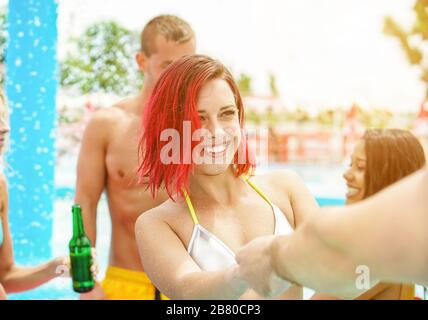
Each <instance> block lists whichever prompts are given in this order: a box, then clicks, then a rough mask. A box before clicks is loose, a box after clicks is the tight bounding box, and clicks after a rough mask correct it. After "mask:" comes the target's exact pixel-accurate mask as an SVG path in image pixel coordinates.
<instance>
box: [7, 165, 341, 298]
mask: <svg viewBox="0 0 428 320" xmlns="http://www.w3.org/2000/svg"><path fill="white" fill-rule="evenodd" d="M64 166H66V167H67V168H75V166H74V165H73V164H72V163H68V164H67V163H66V164H64ZM284 168H287V169H291V170H294V171H296V172H297V173H298V174H299V175H300V176H301V177H302V178H303V180H304V181H305V183H306V184H307V186H308V187H309V189H310V190H311V192H312V193H313V194H314V195H316V197H317V200H318V202H319V203H320V205H322V206H326V205H343V203H344V198H343V195H344V193H345V188H346V186H345V184H344V182H343V179H342V178H341V175H342V172H343V170H344V168H343V166H342V165H329V164H325V165H322V164H320V165H313V164H299V165H285V164H272V165H270V166H269V167H261V168H259V169H258V172H259V173H260V174H262V173H263V172H266V171H271V170H276V169H284ZM57 170H58V175H57V177H58V178H57V181H56V185H57V190H56V199H55V203H54V213H53V216H52V222H53V233H52V239H51V248H52V257H54V256H59V255H67V254H68V241H69V240H70V238H71V234H72V224H71V215H70V208H71V205H72V203H73V200H72V197H73V192H74V190H73V186H74V172H70V170H66V169H65V167H64V168H62V167H59V168H58V169H57ZM11 220H13V216H11ZM97 226H98V230H103V232H99V233H98V235H97V254H98V261H99V264H100V275H99V278H100V279H102V278H103V277H104V273H105V270H106V268H107V261H108V252H109V242H110V232H111V223H110V219H109V215H108V208H107V203H106V199H105V197H104V196H103V197H102V198H101V201H100V204H99V206H98V217H97ZM31 236H32V235H31V234H29V235H28V239H31ZM14 249H15V252H19V251H20V246H19V243H18V244H15V248H14ZM16 256H19V254H18V255H16ZM34 256H36V257H37V252H35V253H34ZM17 262H18V263H19V264H22V265H33V264H35V263H38V262H39V261H37V259H35V260H34V261H27V260H25V261H20V260H19V259H17ZM306 295H309V293H308V292H307V293H306ZM9 298H10V299H13V300H27V299H29V300H34V299H36V300H44V299H49V300H51V299H52V300H58V299H78V295H77V294H76V293H74V292H73V291H72V290H71V281H70V279H67V278H58V279H55V280H52V281H51V282H49V283H48V284H46V285H43V286H41V287H39V288H37V289H34V290H30V291H27V292H23V293H18V294H10V295H9Z"/></svg>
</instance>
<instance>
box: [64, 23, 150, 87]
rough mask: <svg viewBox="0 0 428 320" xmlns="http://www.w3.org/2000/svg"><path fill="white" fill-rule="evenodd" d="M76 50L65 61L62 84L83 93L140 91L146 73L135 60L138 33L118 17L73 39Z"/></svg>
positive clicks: (92, 27) (96, 25)
mask: <svg viewBox="0 0 428 320" xmlns="http://www.w3.org/2000/svg"><path fill="white" fill-rule="evenodd" d="M71 42H72V43H73V44H74V45H75V48H74V49H75V50H73V51H72V52H69V53H68V54H67V56H66V59H65V60H64V61H62V62H61V85H62V86H64V87H71V88H75V89H78V90H79V91H80V92H81V93H83V94H87V93H91V92H108V93H116V94H118V95H124V94H129V93H132V92H135V91H137V90H138V89H139V88H140V86H141V84H142V75H141V74H140V73H139V72H138V70H137V66H136V65H135V62H134V54H135V53H136V52H137V50H138V34H137V33H135V32H132V31H130V30H128V29H126V28H124V27H122V26H120V25H119V24H118V23H117V22H115V21H102V22H99V23H95V24H93V25H91V26H89V27H88V28H87V29H86V30H85V31H84V32H83V34H82V35H81V36H80V37H78V38H74V39H71Z"/></svg>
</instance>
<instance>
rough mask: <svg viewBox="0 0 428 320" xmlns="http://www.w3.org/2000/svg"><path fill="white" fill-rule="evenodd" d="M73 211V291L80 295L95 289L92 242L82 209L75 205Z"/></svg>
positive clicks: (71, 254) (71, 243)
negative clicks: (92, 267)
mask: <svg viewBox="0 0 428 320" xmlns="http://www.w3.org/2000/svg"><path fill="white" fill-rule="evenodd" d="M71 211H72V213H73V237H72V238H71V240H70V243H69V249H70V261H71V277H72V280H73V290H74V291H76V292H78V293H83V292H89V291H91V290H92V289H93V288H94V278H93V276H92V272H91V266H92V252H91V251H92V248H91V242H90V241H89V238H88V237H87V236H86V234H85V229H84V227H83V220H82V209H81V208H80V206H79V205H77V204H75V205H73V207H72V209H71Z"/></svg>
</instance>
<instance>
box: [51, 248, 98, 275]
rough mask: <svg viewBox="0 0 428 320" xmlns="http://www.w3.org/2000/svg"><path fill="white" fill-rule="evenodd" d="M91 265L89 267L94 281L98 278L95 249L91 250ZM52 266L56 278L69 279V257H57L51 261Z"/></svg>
mask: <svg viewBox="0 0 428 320" xmlns="http://www.w3.org/2000/svg"><path fill="white" fill-rule="evenodd" d="M91 253H92V265H91V272H92V277H93V278H94V280H96V279H97V277H98V272H99V268H98V260H97V253H96V250H95V248H92V250H91ZM51 263H52V266H53V268H54V272H55V275H56V276H57V277H67V278H69V277H71V261H70V256H64V257H57V258H55V259H53V260H52V262H51Z"/></svg>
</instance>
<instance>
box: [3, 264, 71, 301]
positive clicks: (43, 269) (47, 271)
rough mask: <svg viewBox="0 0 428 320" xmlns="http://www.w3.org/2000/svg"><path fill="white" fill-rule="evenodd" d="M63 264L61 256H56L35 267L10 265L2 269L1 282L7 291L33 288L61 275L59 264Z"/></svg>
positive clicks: (12, 291)
mask: <svg viewBox="0 0 428 320" xmlns="http://www.w3.org/2000/svg"><path fill="white" fill-rule="evenodd" d="M62 265H64V266H65V261H63V258H56V259H53V260H51V261H49V262H47V263H44V264H41V265H39V266H36V267H21V266H17V265H15V264H14V265H12V266H10V267H9V269H3V270H2V273H3V277H2V279H1V281H0V282H1V283H2V284H3V286H4V288H5V290H6V291H7V292H9V293H14V292H22V291H27V290H31V289H34V288H36V287H38V286H41V285H42V284H44V283H46V282H48V281H50V280H52V279H54V278H56V277H58V276H60V275H61V271H60V270H61V269H60V268H58V267H60V266H62Z"/></svg>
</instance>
